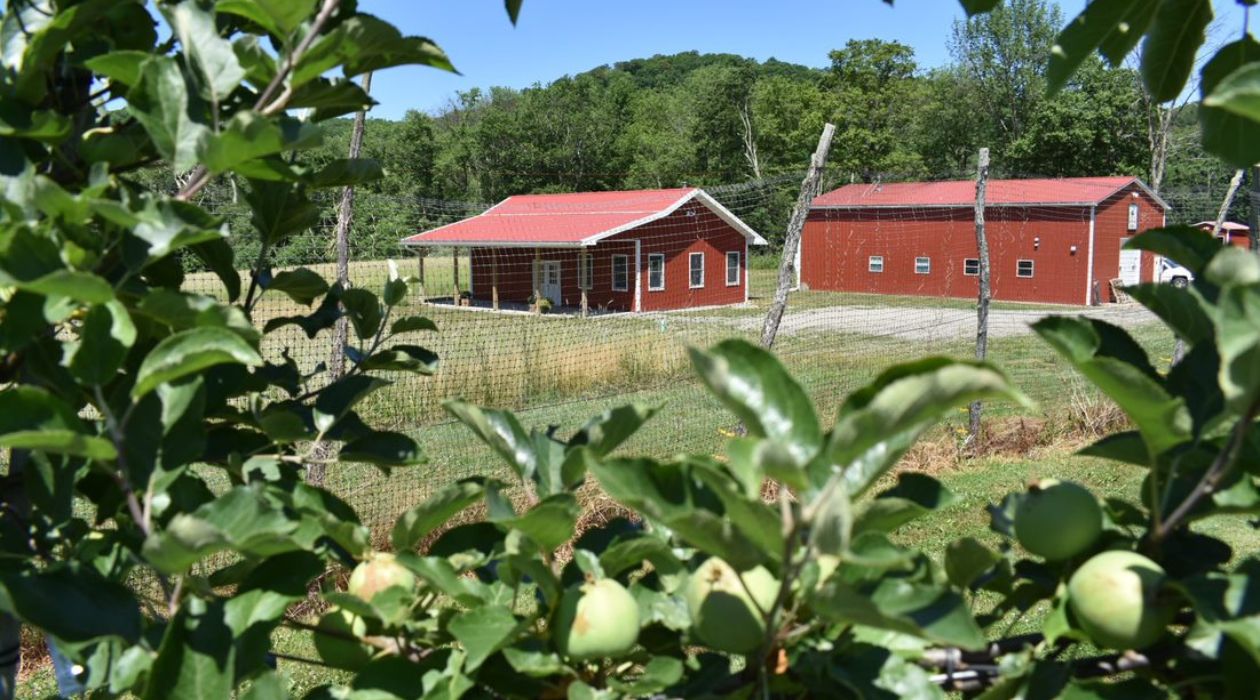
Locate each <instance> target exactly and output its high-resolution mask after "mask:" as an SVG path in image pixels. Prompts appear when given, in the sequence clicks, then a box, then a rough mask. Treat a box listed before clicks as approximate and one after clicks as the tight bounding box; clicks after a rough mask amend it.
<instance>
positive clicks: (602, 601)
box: [552, 578, 639, 660]
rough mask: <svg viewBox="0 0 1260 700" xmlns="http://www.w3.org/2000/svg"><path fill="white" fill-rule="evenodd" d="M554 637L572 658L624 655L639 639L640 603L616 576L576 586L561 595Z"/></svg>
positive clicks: (557, 643) (561, 651)
mask: <svg viewBox="0 0 1260 700" xmlns="http://www.w3.org/2000/svg"><path fill="white" fill-rule="evenodd" d="M552 639H553V640H555V643H556V648H557V649H559V650H560V653H562V654H564V655H565V656H568V657H569V658H572V659H579V660H581V659H604V658H617V657H620V656H623V655H625V654H626V653H627V652H629V651H630V650H631V649H633V648H634V644H635V642H637V641H638V639H639V605H638V603H636V602H635V600H634V596H632V595H630V592H629V591H627V590H626V589H625V587H624V586H622V585H621V584H620V583H617V582H616V581H614V580H613V579H608V578H606V579H601V580H599V581H595V582H593V583H585V584H582V585H580V586H572V587H570V588H569V589H568V590H566V591H565V592H564V595H563V596H561V598H560V605H559V607H558V608H557V609H556V616H555V619H554V622H553V633H552Z"/></svg>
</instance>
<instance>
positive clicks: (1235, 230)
mask: <svg viewBox="0 0 1260 700" xmlns="http://www.w3.org/2000/svg"><path fill="white" fill-rule="evenodd" d="M1194 226H1195V228H1201V229H1203V230H1204V231H1207V232H1209V233H1211V231H1212V229H1214V228H1216V222H1215V221H1200V222H1199V223H1197V224H1195V225H1194ZM1217 236H1218V237H1219V238H1220V239H1221V244H1222V245H1232V246H1234V247H1235V248H1242V249H1243V250H1251V229H1250V228H1248V227H1247V225H1246V224H1240V223H1238V222H1236V221H1224V222H1221V232H1220V233H1219V234H1217Z"/></svg>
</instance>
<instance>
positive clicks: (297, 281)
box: [267, 267, 328, 306]
mask: <svg viewBox="0 0 1260 700" xmlns="http://www.w3.org/2000/svg"><path fill="white" fill-rule="evenodd" d="M267 289H268V290H269V291H270V290H274V291H277V292H284V293H285V294H287V295H288V296H289V298H290V299H292V300H293V301H296V302H297V303H299V304H304V305H306V306H310V305H311V303H313V302H314V301H315V300H316V299H318V298H319V297H322V296H323V295H325V294H327V293H328V283H327V282H325V281H324V278H323V277H321V276H320V275H319V273H317V272H315V271H313V270H310V269H308V268H305V267H299V268H298V269H296V270H286V271H284V272H281V273H279V274H277V275H276V276H275V277H273V278H271V282H269V283H268V284H267Z"/></svg>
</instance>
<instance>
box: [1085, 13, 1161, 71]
mask: <svg viewBox="0 0 1260 700" xmlns="http://www.w3.org/2000/svg"><path fill="white" fill-rule="evenodd" d="M1157 7H1159V3H1158V2H1140V3H1137V4H1136V5H1133V6H1132V8H1131V9H1130V10H1129V12H1128V14H1126V15H1125V16H1124V19H1123V20H1122V21H1121V22H1120V23H1119V24H1118V25H1116V28H1115V31H1113V32H1111V33H1110V34H1108V35H1107V37H1106V38H1105V39H1103V42H1102V45H1101V46H1100V47H1099V48H1098V50H1099V51H1100V52H1101V53H1102V55H1103V56H1104V57H1105V58H1106V59H1107V61H1108V62H1110V63H1111V65H1112V67H1116V66H1119V65H1120V64H1121V63H1122V62H1123V61H1124V59H1125V57H1126V56H1128V55H1129V54H1130V53H1131V52H1132V51H1133V49H1135V48H1137V45H1138V42H1139V41H1141V40H1142V37H1144V36H1146V31H1147V30H1148V29H1150V27H1151V22H1154V21H1155V9H1156V8H1157Z"/></svg>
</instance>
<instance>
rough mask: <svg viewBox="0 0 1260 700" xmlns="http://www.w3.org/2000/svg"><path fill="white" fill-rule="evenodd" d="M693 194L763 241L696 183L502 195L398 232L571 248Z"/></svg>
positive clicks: (452, 240)
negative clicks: (448, 218)
mask: <svg viewBox="0 0 1260 700" xmlns="http://www.w3.org/2000/svg"><path fill="white" fill-rule="evenodd" d="M693 199H694V200H696V201H698V202H700V203H701V204H703V205H704V206H705V207H707V208H708V209H709V210H710V211H712V212H713V213H714V214H716V215H717V216H718V217H719V218H721V219H722V220H723V221H725V222H726V223H728V224H730V225H731V226H732V227H733V228H735V230H737V231H739V232H740V233H742V234H743V235H744V237H745V238H747V239H748V242H749V243H751V244H753V245H765V244H766V240H765V239H764V238H762V237H761V236H759V235H757V232H756V231H754V230H752V229H751V228H749V226H748V225H747V224H745V223H744V222H743V221H740V220H739V217H737V216H735V215H734V214H732V213H731V212H730V210H728V209H727V208H726V207H724V206H722V205H721V204H720V203H718V201H717V200H715V199H713V197H711V196H709V194H708V193H706V192H705V191H704V190H701V189H699V188H696V187H687V188H678V189H668V190H629V191H620V192H576V193H569V194H523V195H515V196H512V197H508V198H507V199H505V200H503V201H502V202H499V203H498V204H496V205H494V206H493V207H490V208H489V209H487V210H486V211H485V212H483V213H481V214H478V215H477V216H473V217H470V218H467V219H464V220H462V221H457V222H455V223H453V224H447V225H446V226H440V227H438V228H435V229H432V230H430V231H425V232H424V233H420V234H416V235H414V236H410V237H408V238H404V239H403V241H402V243H403V245H406V246H451V245H453V246H495V247H522V248H535V247H538V248H547V247H562V248H576V247H582V246H593V245H595V244H596V243H598V242H599V241H602V240H603V239H605V238H608V237H609V236H615V235H616V234H618V233H622V232H623V231H629V230H630V229H633V228H638V227H639V226H643V225H644V224H649V223H651V222H653V221H656V220H658V219H663V218H665V217H666V216H669V215H670V214H672V213H674V211H676V210H677V209H678V208H679V207H681V206H682V205H684V204H686V203H687V202H690V201H692V200H693Z"/></svg>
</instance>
